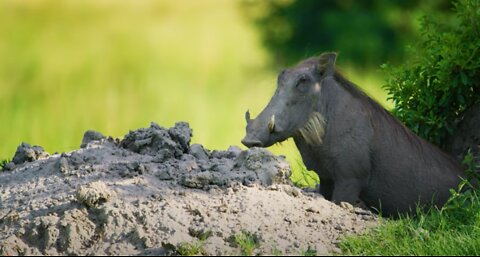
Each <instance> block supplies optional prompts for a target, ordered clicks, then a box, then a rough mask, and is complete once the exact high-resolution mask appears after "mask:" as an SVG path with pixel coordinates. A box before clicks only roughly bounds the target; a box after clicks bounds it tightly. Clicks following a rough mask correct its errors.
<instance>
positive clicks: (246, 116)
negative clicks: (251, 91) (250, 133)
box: [245, 110, 252, 124]
mask: <svg viewBox="0 0 480 257" xmlns="http://www.w3.org/2000/svg"><path fill="white" fill-rule="evenodd" d="M245 120H246V121H247V124H248V123H250V121H252V120H251V119H250V110H247V112H246V113H245Z"/></svg>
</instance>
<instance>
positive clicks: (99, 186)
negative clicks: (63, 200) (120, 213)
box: [76, 181, 116, 207]
mask: <svg viewBox="0 0 480 257" xmlns="http://www.w3.org/2000/svg"><path fill="white" fill-rule="evenodd" d="M115 196H116V194H115V192H114V191H112V190H110V189H109V188H108V187H107V185H105V183H103V182H101V181H96V182H92V183H89V184H87V185H85V186H80V187H79V188H78V190H77V193H76V199H77V201H78V202H79V203H82V204H85V205H86V206H88V207H92V206H96V205H99V204H102V203H105V202H107V201H108V200H110V199H112V198H113V197H115Z"/></svg>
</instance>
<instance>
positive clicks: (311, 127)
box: [297, 112, 326, 145]
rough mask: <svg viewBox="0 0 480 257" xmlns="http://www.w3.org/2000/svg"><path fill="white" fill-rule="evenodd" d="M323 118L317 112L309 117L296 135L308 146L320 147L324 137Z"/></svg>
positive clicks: (324, 122)
mask: <svg viewBox="0 0 480 257" xmlns="http://www.w3.org/2000/svg"><path fill="white" fill-rule="evenodd" d="M325 124H326V121H325V118H324V117H323V116H322V114H320V113H319V112H314V113H312V114H311V115H310V118H309V119H308V121H307V122H306V123H305V125H303V127H302V128H300V129H298V131H297V135H299V136H301V137H302V138H303V139H304V140H305V142H306V143H307V144H309V145H321V144H322V142H323V135H325Z"/></svg>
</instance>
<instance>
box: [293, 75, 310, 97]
mask: <svg viewBox="0 0 480 257" xmlns="http://www.w3.org/2000/svg"><path fill="white" fill-rule="evenodd" d="M307 82H308V77H305V76H302V77H300V78H299V79H298V80H297V82H296V83H295V88H297V89H298V90H299V91H300V92H302V93H304V92H306V91H307V90H308V83H307Z"/></svg>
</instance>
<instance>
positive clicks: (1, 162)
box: [0, 159, 10, 171]
mask: <svg viewBox="0 0 480 257" xmlns="http://www.w3.org/2000/svg"><path fill="white" fill-rule="evenodd" d="M8 163H10V160H8V159H3V160H0V171H3V170H4V169H5V166H7V164H8Z"/></svg>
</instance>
